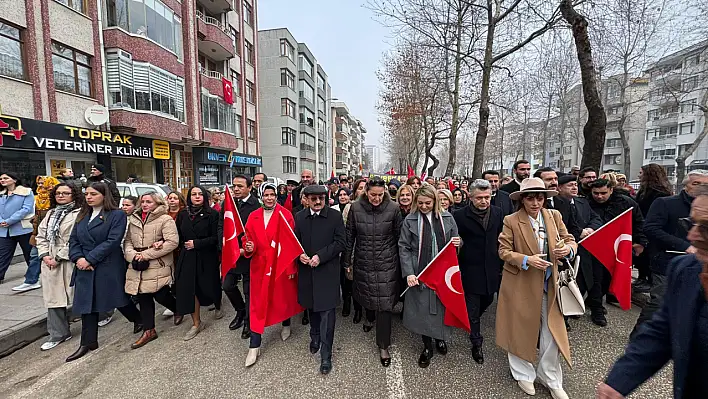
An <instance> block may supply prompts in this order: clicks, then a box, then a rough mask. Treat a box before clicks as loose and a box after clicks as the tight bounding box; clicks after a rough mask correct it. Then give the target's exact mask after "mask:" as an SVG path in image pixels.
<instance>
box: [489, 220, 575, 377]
mask: <svg viewBox="0 0 708 399" xmlns="http://www.w3.org/2000/svg"><path fill="white" fill-rule="evenodd" d="M542 213H543V220H544V223H545V224H546V231H547V236H548V238H547V239H546V241H547V243H548V248H551V249H553V248H556V242H557V241H558V238H559V237H560V239H561V240H563V241H564V242H565V243H566V245H568V246H570V247H571V248H572V249H573V251H574V252H575V253H577V245H576V244H575V241H574V240H573V236H572V235H570V234H568V231H567V230H566V228H565V225H564V224H563V219H562V217H561V214H560V213H559V212H558V211H556V210H548V209H543V210H542ZM554 221H555V223H554ZM556 226H557V227H556ZM549 252H550V250H549ZM539 253H540V251H539V250H538V241H537V240H536V235H535V234H534V232H533V228H532V227H531V221H530V220H529V216H528V214H527V213H526V211H525V210H523V209H522V210H520V211H518V212H516V213H514V214H512V215H509V216H507V217H505V218H504V229H503V230H502V233H501V235H499V257H500V258H501V259H502V260H503V261H504V272H503V273H502V283H501V288H500V290H499V304H498V306H497V317H496V339H497V345H499V346H500V347H501V348H502V349H505V350H506V351H507V352H510V353H512V354H514V355H516V356H518V357H520V358H522V359H524V360H526V361H529V362H534V361H535V360H536V355H537V353H536V343H537V342H538V337H539V334H540V330H541V306H542V303H541V302H542V301H543V280H544V272H543V271H541V270H539V269H536V268H534V267H529V268H528V270H523V269H522V268H521V265H522V263H523V260H524V256H528V255H535V254H539ZM557 281H558V266H557V265H556V264H554V265H553V273H552V275H551V277H550V278H549V280H548V328H549V329H550V330H551V334H552V335H553V338H554V340H555V341H556V344H557V345H558V348H559V349H560V352H561V354H563V357H564V358H565V360H566V361H567V362H568V365H571V366H572V363H571V360H570V343H569V342H568V333H567V331H566V329H565V321H564V320H563V314H562V313H561V311H560V307H559V306H558V302H557V300H556V296H557V289H558V288H557V285H558V283H557Z"/></svg>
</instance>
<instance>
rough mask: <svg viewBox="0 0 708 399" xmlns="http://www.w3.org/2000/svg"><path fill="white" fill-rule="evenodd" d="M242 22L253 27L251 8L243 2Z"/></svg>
mask: <svg viewBox="0 0 708 399" xmlns="http://www.w3.org/2000/svg"><path fill="white" fill-rule="evenodd" d="M243 22H245V23H247V24H248V25H250V26H253V6H252V5H250V4H248V2H246V1H244V2H243Z"/></svg>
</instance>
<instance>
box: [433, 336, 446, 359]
mask: <svg viewBox="0 0 708 399" xmlns="http://www.w3.org/2000/svg"><path fill="white" fill-rule="evenodd" d="M435 349H437V351H438V353H439V354H441V355H447V344H446V343H445V341H443V340H442V339H436V340H435Z"/></svg>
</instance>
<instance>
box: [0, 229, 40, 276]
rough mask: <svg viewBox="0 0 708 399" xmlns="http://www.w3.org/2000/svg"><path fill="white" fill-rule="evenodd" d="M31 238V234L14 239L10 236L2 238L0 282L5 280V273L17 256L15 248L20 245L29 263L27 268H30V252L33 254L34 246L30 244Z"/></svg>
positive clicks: (0, 245)
mask: <svg viewBox="0 0 708 399" xmlns="http://www.w3.org/2000/svg"><path fill="white" fill-rule="evenodd" d="M8 234H9V233H8ZM31 236H32V234H31V233H27V234H22V235H19V236H14V237H10V236H9V235H8V236H7V237H0V280H4V279H5V272H7V269H9V268H10V263H11V262H12V258H13V256H15V248H17V245H18V244H19V246H20V248H21V249H22V255H23V256H24V258H25V262H27V266H29V264H30V252H32V246H31V245H30V243H29V241H30V237H31Z"/></svg>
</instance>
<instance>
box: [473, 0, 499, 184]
mask: <svg viewBox="0 0 708 399" xmlns="http://www.w3.org/2000/svg"><path fill="white" fill-rule="evenodd" d="M495 28H496V22H495V18H494V16H493V15H492V2H491V1H487V42H486V44H485V48H484V62H483V64H482V88H481V92H480V99H479V127H478V128H477V137H475V142H474V159H473V161H472V178H473V179H480V178H481V177H482V165H483V163H484V143H485V142H486V141H487V132H488V131H489V82H490V80H491V77H492V61H493V49H494V29H495Z"/></svg>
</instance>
